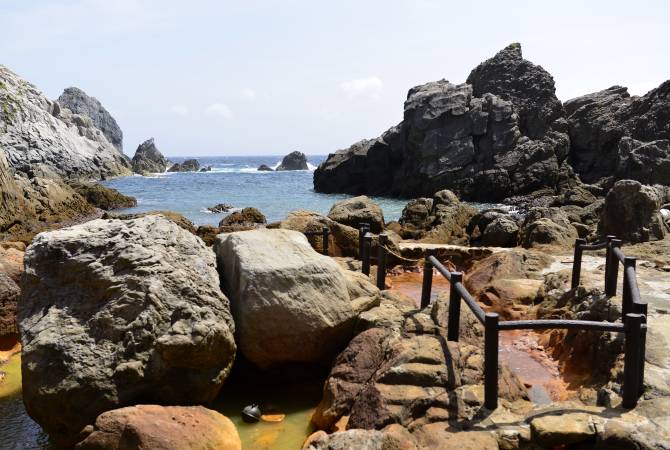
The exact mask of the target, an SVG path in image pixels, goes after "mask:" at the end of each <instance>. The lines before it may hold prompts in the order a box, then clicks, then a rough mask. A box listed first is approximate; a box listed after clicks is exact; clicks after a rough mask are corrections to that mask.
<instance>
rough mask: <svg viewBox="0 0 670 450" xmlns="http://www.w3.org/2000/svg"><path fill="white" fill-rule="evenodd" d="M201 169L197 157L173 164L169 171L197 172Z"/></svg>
mask: <svg viewBox="0 0 670 450" xmlns="http://www.w3.org/2000/svg"><path fill="white" fill-rule="evenodd" d="M199 170H200V162H198V160H197V159H187V160H185V161H184V162H183V163H176V164H173V165H172V167H170V168H169V169H168V172H197V171H199Z"/></svg>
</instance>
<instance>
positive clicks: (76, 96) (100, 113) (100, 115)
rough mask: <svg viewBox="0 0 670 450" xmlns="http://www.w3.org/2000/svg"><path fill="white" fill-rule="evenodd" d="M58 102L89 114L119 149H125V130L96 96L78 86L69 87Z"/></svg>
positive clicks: (77, 112)
mask: <svg viewBox="0 0 670 450" xmlns="http://www.w3.org/2000/svg"><path fill="white" fill-rule="evenodd" d="M57 102H58V104H59V105H60V106H62V107H63V108H67V109H69V110H70V111H72V112H73V113H75V114H79V115H82V116H88V117H90V118H91V120H92V121H93V125H94V126H95V127H96V128H97V129H99V130H100V131H102V134H104V135H105V137H106V138H107V140H108V141H109V142H111V143H112V145H114V147H116V148H117V149H118V150H119V151H123V131H121V128H120V127H119V124H117V123H116V120H115V119H114V117H112V115H111V114H110V113H109V111H107V110H106V109H105V107H104V106H102V104H101V103H100V102H99V101H98V99H97V98H95V97H89V96H88V94H86V92H84V91H82V90H81V89H79V88H76V87H69V88H67V89H65V90H64V91H63V93H62V94H61V95H60V97H58V100H57Z"/></svg>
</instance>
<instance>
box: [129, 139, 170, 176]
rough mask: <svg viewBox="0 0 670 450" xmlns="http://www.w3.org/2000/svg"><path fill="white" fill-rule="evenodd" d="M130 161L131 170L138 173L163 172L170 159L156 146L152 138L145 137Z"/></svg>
mask: <svg viewBox="0 0 670 450" xmlns="http://www.w3.org/2000/svg"><path fill="white" fill-rule="evenodd" d="M131 163H132V165H133V171H134V172H135V173H139V174H140V175H146V174H149V173H163V172H165V171H166V170H167V168H168V167H169V166H170V161H168V160H167V159H166V158H165V156H163V154H162V153H161V152H160V151H159V150H158V148H157V147H156V144H155V143H154V138H150V139H147V140H146V141H144V142H142V143H141V144H140V146H139V147H137V150H135V156H133V159H132V161H131Z"/></svg>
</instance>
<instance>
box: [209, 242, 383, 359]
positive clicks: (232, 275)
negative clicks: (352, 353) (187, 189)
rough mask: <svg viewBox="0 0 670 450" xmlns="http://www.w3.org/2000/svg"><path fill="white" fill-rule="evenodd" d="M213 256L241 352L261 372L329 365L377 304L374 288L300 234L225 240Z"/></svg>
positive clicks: (218, 245) (215, 244)
mask: <svg viewBox="0 0 670 450" xmlns="http://www.w3.org/2000/svg"><path fill="white" fill-rule="evenodd" d="M214 251H215V253H216V255H217V259H218V264H219V265H218V267H219V273H220V274H221V278H222V281H223V285H224V287H225V292H226V293H227V295H228V297H229V298H230V300H231V309H232V311H233V317H234V318H235V325H236V329H237V334H236V337H237V342H238V345H239V349H240V352H241V353H242V354H243V355H244V356H245V357H246V358H247V359H248V360H249V361H251V362H252V363H254V364H255V365H257V366H258V367H261V368H269V367H271V366H276V365H282V364H290V363H325V362H329V361H330V359H331V358H332V357H333V356H334V355H335V354H336V353H337V352H338V351H339V350H341V348H342V347H343V346H344V345H346V343H347V342H348V341H349V339H350V338H351V336H352V332H353V327H354V322H355V318H356V317H357V315H358V314H359V313H360V312H362V311H364V310H366V309H369V308H370V307H372V306H374V304H378V302H379V293H378V291H377V290H376V288H375V287H374V286H373V285H372V284H371V283H369V282H367V281H366V282H365V283H362V284H361V280H359V279H353V278H350V277H347V276H346V274H345V272H344V271H343V270H342V269H340V267H339V266H338V264H337V263H336V262H335V261H334V260H332V259H331V258H329V257H326V256H323V255H320V254H318V253H317V252H316V251H314V249H312V247H311V246H310V245H309V243H308V242H307V239H306V238H305V236H304V235H303V234H302V233H299V232H297V231H291V230H267V229H260V230H253V231H243V232H238V233H230V234H220V235H219V236H217V238H216V242H215V243H214ZM355 286H358V287H355Z"/></svg>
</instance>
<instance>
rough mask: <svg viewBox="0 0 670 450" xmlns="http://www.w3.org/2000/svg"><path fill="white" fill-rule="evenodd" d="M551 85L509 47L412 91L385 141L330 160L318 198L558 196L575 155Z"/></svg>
mask: <svg viewBox="0 0 670 450" xmlns="http://www.w3.org/2000/svg"><path fill="white" fill-rule="evenodd" d="M554 91H555V89H554V81H553V79H552V77H551V75H549V73H547V72H546V71H545V70H544V69H543V68H542V67H540V66H536V65H534V64H532V63H530V62H529V61H527V60H525V59H523V57H522V55H521V47H520V45H519V44H512V45H510V46H508V47H506V48H505V49H503V50H502V51H500V52H499V53H498V54H496V55H495V56H494V57H493V58H491V59H489V60H487V61H485V62H483V63H482V64H480V65H479V66H478V67H477V68H476V69H474V70H473V71H472V73H471V74H470V76H469V77H468V80H467V82H466V83H464V84H458V85H457V84H452V83H450V82H448V81H446V80H440V81H435V82H430V83H426V84H424V85H421V86H416V87H414V88H412V89H410V91H409V93H408V95H407V101H406V102H405V111H404V119H403V121H402V122H401V123H400V124H398V125H397V126H395V127H393V128H391V129H389V130H388V131H387V132H386V133H384V134H383V135H382V136H381V137H379V138H377V139H373V140H366V141H361V142H358V143H356V144H354V145H352V146H351V147H350V148H348V149H346V150H340V151H338V152H336V153H335V154H331V155H329V157H328V159H327V160H326V161H324V162H323V163H322V164H321V165H320V166H319V168H318V169H317V170H316V171H315V173H314V187H315V189H316V190H318V191H321V192H347V193H356V194H359V193H366V194H385V195H395V196H408V197H417V196H431V195H432V194H433V193H434V192H436V191H439V190H441V189H451V190H452V191H454V192H456V193H457V194H458V195H460V196H461V197H462V198H464V199H466V200H487V201H495V200H500V199H503V198H505V197H508V196H511V195H516V194H523V193H528V192H531V191H533V190H536V189H539V188H544V187H550V188H555V187H556V186H557V182H558V172H559V167H560V165H561V164H562V163H563V161H564V160H565V158H566V157H567V154H568V150H569V139H568V136H567V123H566V121H565V117H564V113H563V109H562V107H561V103H560V101H559V100H558V99H557V98H556V95H555V93H554Z"/></svg>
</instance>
